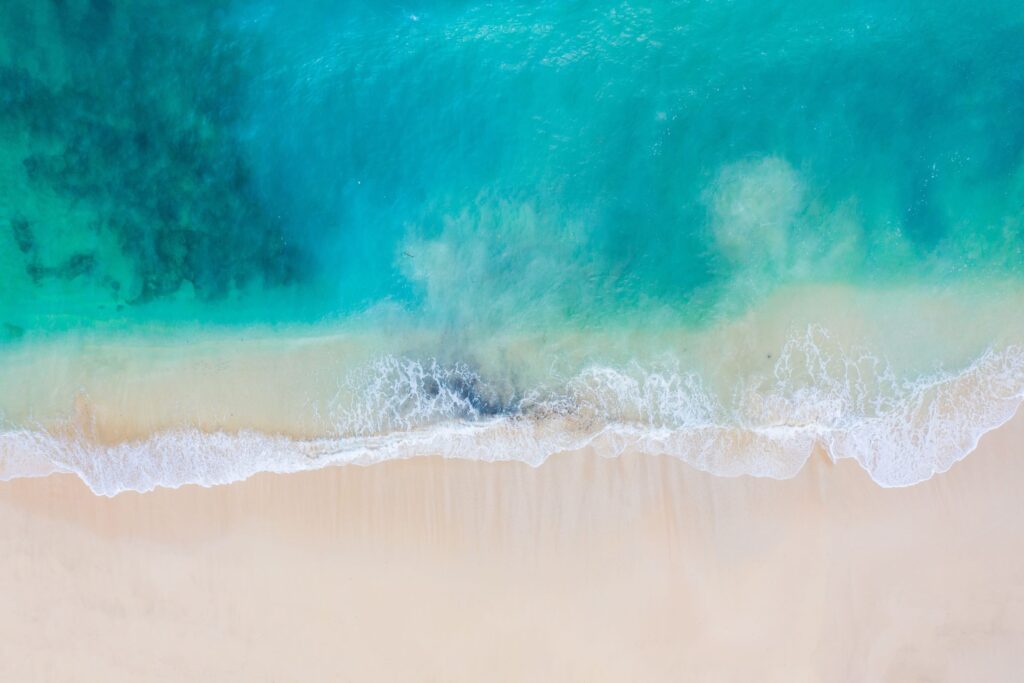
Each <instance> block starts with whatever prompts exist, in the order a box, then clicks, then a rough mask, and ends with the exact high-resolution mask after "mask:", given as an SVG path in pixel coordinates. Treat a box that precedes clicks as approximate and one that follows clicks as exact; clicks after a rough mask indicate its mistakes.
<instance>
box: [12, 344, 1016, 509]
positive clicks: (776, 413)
mask: <svg viewBox="0 0 1024 683" xmlns="http://www.w3.org/2000/svg"><path fill="white" fill-rule="evenodd" d="M1022 400H1024V348H1022V347H1019V346H1006V347H1004V348H999V349H996V348H991V349H989V350H987V351H985V352H984V353H983V354H981V355H980V357H978V358H976V359H975V360H974V361H973V362H971V363H969V364H967V365H966V366H965V367H961V368H959V369H957V370H955V371H948V370H939V371H935V372H932V373H929V374H925V375H919V376H916V377H913V378H910V379H906V378H900V377H899V376H898V375H897V373H896V372H894V371H893V369H892V368H891V367H890V365H889V364H888V363H886V362H885V361H884V360H882V359H880V358H878V357H876V356H874V355H872V354H870V353H866V352H857V353H851V352H849V351H847V350H844V349H842V348H841V347H839V345H837V344H835V343H834V342H833V341H832V340H831V339H830V338H829V335H828V334H827V332H826V331H824V330H823V329H821V328H817V327H811V328H809V329H808V330H806V332H804V333H802V334H800V335H797V336H795V337H793V338H791V339H790V341H789V342H788V343H787V344H786V346H785V348H784V349H783V353H782V354H781V355H780V357H779V359H778V360H777V361H776V362H775V363H774V366H773V368H772V370H771V372H769V373H765V374H764V375H762V376H751V377H742V378H739V379H737V380H736V382H734V383H732V384H731V388H730V390H729V391H728V392H727V393H726V395H722V393H721V392H716V391H715V390H713V389H712V388H710V387H709V386H708V384H707V383H706V382H705V381H704V380H703V379H702V377H701V376H700V375H699V374H697V373H695V372H689V371H685V370H683V369H680V367H679V366H678V364H677V363H663V364H662V365H660V366H653V367H652V366H646V367H645V366H643V365H641V364H639V363H634V364H631V365H628V366H627V367H612V366H609V365H591V366H588V367H585V368H584V369H582V370H581V371H579V372H577V373H575V374H573V375H571V376H567V377H559V376H556V375H552V376H551V377H549V378H548V379H547V380H545V381H544V382H542V383H540V384H538V385H536V386H532V387H530V388H528V389H525V390H517V389H516V388H515V387H514V386H511V385H509V384H508V383H502V382H489V381H488V380H487V378H485V377H483V376H482V375H481V374H480V373H479V372H478V371H476V370H474V369H473V368H471V367H470V366H468V365H464V364H459V363H455V364H443V363H440V362H438V361H436V360H426V361H424V360H419V359H413V358H403V357H395V356H387V357H383V358H380V359H379V360H377V361H376V362H374V363H372V364H371V365H369V366H367V367H365V368H363V369H362V370H361V371H359V372H356V373H354V374H352V375H350V376H348V377H346V378H345V380H344V381H343V382H342V385H341V388H340V389H339V391H338V394H337V396H336V397H335V400H334V401H332V402H331V405H330V406H328V408H327V410H325V411H324V413H325V414H324V415H322V416H321V418H320V419H321V422H322V424H323V427H324V434H325V436H323V437H321V438H315V439H307V440H296V439H292V438H288V437H284V436H275V435H268V434H263V433H259V432H256V431H240V432H235V433H224V432H216V433H210V432H202V431H199V430H196V429H180V430H174V431H167V432H161V433H157V434H154V435H152V436H150V437H149V438H146V439H144V440H141V441H134V442H128V443H122V444H117V445H101V444H97V443H95V442H94V441H92V440H90V439H89V438H87V437H85V436H80V437H68V436H58V435H54V434H52V433H50V432H47V431H44V430H41V429H29V428H19V429H8V430H6V431H3V432H0V478H2V479H13V478H17V477H31V476H45V475H47V474H51V473H56V472H70V473H74V474H76V475H78V476H79V477H80V478H81V479H82V480H83V481H84V482H85V483H86V484H87V485H88V486H89V487H90V488H91V489H92V490H93V491H94V492H95V493H97V494H102V495H114V494H116V493H119V492H121V491H126V490H135V491H148V490H151V489H153V488H156V487H178V486H182V485H185V484H199V485H203V486H213V485H217V484H225V483H229V482H233V481H238V480H241V479H245V478H247V477H250V476H252V475H254V474H256V473H259V472H297V471H302V470H310V469H317V468H321V467H326V466H330V465H338V464H363V465H365V464H371V463H376V462H381V461H385V460H391V459H401V458H410V457H415V456H423V455H434V456H442V457H446V458H462V459H471V460H481V461H521V462H524V463H526V464H529V465H533V466H537V465H540V464H541V463H543V462H544V461H545V460H546V459H547V458H548V457H550V456H552V455H554V454H557V453H561V452H568V451H574V450H579V449H582V448H589V449H591V450H592V451H593V452H594V453H596V454H597V455H600V456H605V457H614V456H617V455H619V454H621V453H623V452H624V451H627V450H629V451H633V452H641V453H649V454H661V455H668V456H672V457H676V458H679V459H681V460H684V461H685V462H687V463H689V464H690V465H692V466H694V467H696V468H699V469H701V470H705V471H707V472H710V473H713V474H717V475H722V476H737V475H753V476H760V477H773V478H788V477H792V476H794V475H795V474H796V473H797V472H798V471H799V470H800V468H801V467H802V466H803V465H804V463H805V462H806V461H807V459H808V458H809V457H810V456H811V454H812V453H813V452H814V449H815V448H816V447H821V448H822V449H823V450H824V451H825V452H826V453H827V454H828V455H829V456H830V457H831V458H832V459H833V460H838V459H842V458H852V459H854V460H856V461H857V462H858V463H859V464H860V465H861V467H863V468H864V469H865V470H866V471H867V472H868V473H869V475H870V476H871V477H872V479H873V480H874V481H875V482H877V483H878V484H879V485H881V486H885V487H896V486H908V485H912V484H915V483H918V482H920V481H923V480H925V479H928V478H929V477H931V476H932V475H933V474H935V473H938V472H943V471H945V470H947V469H949V467H951V466H952V465H953V464H954V463H956V462H957V461H959V460H960V459H962V458H963V457H964V456H965V455H967V454H968V453H969V452H970V451H971V450H973V449H974V448H975V446H976V445H977V442H978V439H979V438H980V437H981V436H982V435H983V434H985V433H986V432H988V431H990V430H992V429H994V428H996V427H998V426H1000V425H1001V424H1003V423H1004V422H1006V421H1007V420H1009V419H1010V418H1011V417H1012V416H1013V414H1014V413H1015V412H1016V410H1017V408H1018V406H1019V405H1020V403H1021V402H1022Z"/></svg>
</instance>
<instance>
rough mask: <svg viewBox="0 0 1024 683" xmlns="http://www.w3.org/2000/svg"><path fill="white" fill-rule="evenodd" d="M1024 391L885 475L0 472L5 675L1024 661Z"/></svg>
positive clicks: (788, 673)
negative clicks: (952, 459)
mask: <svg viewBox="0 0 1024 683" xmlns="http://www.w3.org/2000/svg"><path fill="white" fill-rule="evenodd" d="M1022 456H1024V419H1022V416H1020V415H1018V417H1017V418H1015V419H1014V420H1013V421H1011V422H1010V423H1008V424H1007V425H1004V426H1003V427H1002V428H1000V429H999V430H996V431H995V432H992V433H990V434H988V435H986V436H985V437H984V438H983V440H982V442H981V445H980V447H979V448H978V449H977V451H976V452H974V453H973V454H971V455H970V456H968V457H967V459H966V460H965V461H963V462H961V463H959V464H957V465H956V466H954V467H953V469H952V470H950V471H949V472H946V473H944V474H941V475H938V476H936V477H934V478H933V479H931V480H929V481H927V482H925V483H922V484H919V485H917V486H913V487H909V488H902V489H883V488H880V487H879V486H877V485H876V484H875V483H873V482H872V481H871V480H870V479H869V478H868V476H867V475H866V474H865V473H864V472H863V471H862V470H860V469H859V468H858V466H857V465H856V464H855V463H853V462H852V461H842V462H840V463H838V464H833V463H831V462H829V461H828V460H827V458H825V457H824V456H823V455H820V456H819V457H816V458H814V459H813V460H812V462H811V463H809V464H808V466H807V467H806V468H805V469H804V470H803V471H802V472H801V473H800V475H799V476H798V477H796V478H794V479H791V480H786V481H776V480H769V479H754V478H749V477H742V478H732V479H730V478H721V477H715V476H712V475H709V474H705V473H702V472H699V471H696V470H694V469H692V468H691V467H689V466H687V465H685V464H683V463H680V462H678V461H675V460H672V459H668V458H661V457H653V456H646V455H644V456H640V455H637V456H624V457H621V458H619V459H601V458H597V457H595V456H593V455H592V454H588V453H586V452H581V453H573V454H566V455H563V456H557V457H554V458H552V459H551V460H550V461H549V462H548V463H546V464H545V465H543V466H542V467H539V468H536V469H534V468H530V467H527V466H525V465H522V464H520V463H475V462H465V461H447V460H441V459H437V458H422V459H414V460H408V461H400V462H388V463H384V464H379V465H374V466H371V467H358V466H349V467H338V468H329V469H324V470H319V471H313V472H306V473H300V474H293V475H259V476H256V477H254V478H252V479H250V480H248V481H244V482H240V483H235V484H231V485H226V486H220V487H214V488H209V489H204V488H199V487H195V486H188V487H184V488H181V489H178V490H167V489H162V490H157V491H155V492H152V493H147V494H136V493H124V494H121V495H118V496H116V497H114V498H103V497H98V496H95V495H93V494H92V493H91V492H90V491H89V490H88V489H87V488H86V487H85V486H84V485H83V484H82V483H81V482H80V481H79V480H78V479H76V478H74V477H72V476H70V475H58V476H51V477H46V478H41V479H21V480H16V481H10V482H3V483H0V580H2V581H3V582H4V584H5V585H6V586H8V590H7V591H5V596H6V597H5V598H4V607H3V609H2V610H0V642H3V643H4V651H5V656H4V657H3V658H2V659H0V677H2V678H3V679H4V680H26V681H27V680H50V681H71V680H76V681H81V680H104V681H137V680H196V681H200V680H202V681H206V680H218V681H227V680H245V681H305V680H352V681H367V680H382V681H393V680H428V681H480V680H510V681H512V680H517V681H521V680H553V681H597V680H609V681H613V680H615V681H624V680H644V681H680V680H696V681H749V680H761V681H822V680H829V681H865V680H871V681H908V680H935V681H947V680H992V681H996V680H1012V679H1013V678H1014V677H1015V676H1016V675H1017V674H1018V673H1019V671H1020V669H1021V666H1024V649H1022V648H1021V647H1020V644H1021V643H1022V642H1024V535H1022V534H1021V533H1020V531H1019V529H1018V528H1017V527H1018V524H1017V521H1018V518H1019V515H1020V511H1021V505H1020V491H1022V490H1024V460H1022V459H1021V457H1022Z"/></svg>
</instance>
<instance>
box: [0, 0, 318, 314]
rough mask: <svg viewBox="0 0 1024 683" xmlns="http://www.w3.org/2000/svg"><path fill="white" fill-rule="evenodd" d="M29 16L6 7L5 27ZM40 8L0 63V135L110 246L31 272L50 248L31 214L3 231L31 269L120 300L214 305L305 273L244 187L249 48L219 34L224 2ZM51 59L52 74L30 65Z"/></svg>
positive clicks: (272, 217)
mask: <svg viewBox="0 0 1024 683" xmlns="http://www.w3.org/2000/svg"><path fill="white" fill-rule="evenodd" d="M27 7H29V5H28V4H26V2H18V1H14V2H12V3H11V4H10V5H7V6H6V7H5V8H4V9H0V18H5V17H3V15H4V14H8V15H11V14H14V13H16V12H18V11H21V12H23V13H24V12H28V11H29V10H28V9H26V8H27ZM48 12H49V21H48V22H46V23H45V24H44V25H45V26H46V28H45V29H39V31H38V32H37V35H35V40H33V41H30V42H29V43H27V44H29V45H30V46H31V47H29V48H27V49H26V50H25V51H23V52H22V53H21V54H20V55H19V56H18V57H17V58H16V59H15V60H14V63H7V64H0V126H2V127H4V128H7V129H8V130H13V131H16V132H17V133H18V134H20V136H22V137H23V138H24V137H26V136H27V138H28V141H29V150H30V152H29V153H28V154H27V155H26V156H25V157H24V159H23V161H22V164H23V168H24V171H25V174H26V176H27V177H28V180H29V182H30V183H31V185H32V186H33V187H35V188H37V189H38V191H39V192H40V193H41V194H42V195H43V196H55V197H57V198H58V200H59V201H63V202H65V203H66V204H67V206H69V207H74V208H75V209H76V210H77V211H79V212H80V211H81V210H82V209H83V208H84V209H86V210H87V211H89V212H90V213H91V214H92V219H91V220H89V221H87V225H88V226H89V228H88V229H89V230H91V231H93V232H94V233H95V237H94V238H93V240H92V242H93V243H100V244H105V245H110V246H108V247H107V248H106V249H98V250H94V251H90V252H89V253H84V252H76V253H73V254H71V255H70V256H69V255H67V254H64V255H61V256H57V257H51V259H56V260H51V261H50V262H47V263H41V262H40V260H39V256H38V254H37V251H38V250H37V249H36V246H37V244H38V243H39V242H41V241H44V240H56V239H58V237H57V236H56V235H55V234H48V233H47V232H46V230H45V229H44V226H39V225H33V224H32V222H31V221H30V220H29V219H27V218H25V217H23V216H22V213H24V214H25V215H28V216H30V215H31V213H30V212H29V211H28V210H25V211H22V212H20V213H17V214H15V217H14V218H12V219H11V220H10V228H11V230H12V232H13V234H14V241H15V243H16V244H17V246H18V249H19V250H20V252H21V253H22V254H23V255H24V256H25V268H26V271H27V272H29V274H30V275H31V276H32V277H33V278H34V279H37V280H38V279H40V278H47V277H49V278H60V279H62V280H68V281H70V280H74V279H76V278H81V277H92V278H95V280H96V282H97V283H100V284H101V286H104V287H106V288H107V289H108V291H109V292H110V296H111V297H112V298H114V299H115V300H117V301H123V302H124V303H129V304H137V303H144V302H147V301H151V300H154V299H159V298H160V297H164V296H168V295H171V294H174V293H175V292H177V291H178V290H179V289H181V288H182V286H184V285H185V284H186V283H188V284H190V285H191V287H192V288H193V290H194V292H195V296H196V297H197V298H199V299H202V300H215V299H219V298H222V297H225V296H227V295H228V294H230V293H231V292H232V291H236V290H241V289H244V288H247V287H253V286H264V287H277V286H287V285H290V284H292V283H294V282H296V281H297V280H298V279H299V278H300V277H301V276H302V274H303V273H305V272H307V271H308V268H309V263H308V261H309V259H308V257H307V255H306V254H304V253H303V251H302V250H301V249H300V248H298V247H297V246H295V242H296V240H293V239H290V237H289V235H288V233H287V230H286V228H285V226H284V224H283V222H282V221H281V220H280V218H279V217H278V216H277V215H276V212H274V211H272V210H270V209H268V208H267V207H266V206H265V203H264V200H263V199H262V198H261V197H260V196H259V194H258V193H257V191H256V189H255V187H254V182H253V178H252V173H251V171H250V169H249V167H248V165H247V161H246V159H245V154H244V151H243V149H242V146H241V143H240V140H239V130H240V128H241V127H242V126H243V125H244V121H243V119H242V117H243V111H244V107H243V105H242V103H241V100H242V99H243V93H242V84H243V83H244V81H245V79H246V78H247V76H248V74H246V73H245V72H244V71H243V67H242V66H241V64H242V63H243V62H245V61H247V60H248V61H249V62H250V63H251V62H252V60H251V51H252V50H253V49H254V47H253V46H252V45H249V44H243V43H240V42H239V41H238V39H237V38H236V37H235V36H234V35H233V34H232V33H231V32H230V31H229V30H227V29H225V28H222V27H221V25H220V24H219V23H218V16H219V15H218V3H201V4H199V5H196V6H194V7H191V8H188V7H184V6H179V5H178V4H176V3H172V4H171V5H167V6H164V5H157V4H154V3H146V2H143V3H129V2H114V1H113V0H90V1H88V2H71V1H55V2H53V3H52V4H51V5H50V6H49V10H48ZM45 13H46V12H44V14H45ZM6 18H8V19H9V18H10V17H9V16H8V17H6ZM58 61H61V62H62V63H64V64H65V65H66V67H65V68H66V73H64V74H61V75H62V76H63V77H60V78H58V77H57V76H55V75H54V74H51V73H47V72H46V71H45V69H40V68H39V67H38V65H39V64H46V63H51V62H58ZM14 201H15V202H17V201H18V199H17V198H14ZM15 209H16V210H18V209H19V207H18V206H17V204H16V205H15ZM124 262H126V263H127V264H128V265H129V268H128V269H125V268H124V267H123V263H124Z"/></svg>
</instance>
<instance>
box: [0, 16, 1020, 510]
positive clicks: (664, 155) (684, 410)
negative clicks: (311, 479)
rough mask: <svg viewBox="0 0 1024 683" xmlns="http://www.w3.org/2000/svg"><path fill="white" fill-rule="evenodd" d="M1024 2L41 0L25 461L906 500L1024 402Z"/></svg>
mask: <svg viewBox="0 0 1024 683" xmlns="http://www.w3.org/2000/svg"><path fill="white" fill-rule="evenodd" d="M1022 285H1024V5H1022V4H1021V3H1019V2H986V3H933V2H916V1H915V2H908V3H902V4H901V5H899V6H898V7H897V6H893V5H892V3H882V2H855V3H828V2H826V3H822V2H802V1H796V0H793V1H789V2H774V1H768V2H764V1H761V2H746V1H734V2H726V1H716V0H712V1H702V2H689V1H687V2H682V1H680V2H668V1H661V2H646V3H628V2H627V3H615V2H613V3H593V2H589V3H583V2H566V1H556V2H549V3H512V2H496V3H484V4H481V3H473V2H428V3H425V4H419V5H417V4H392V3H377V2H327V1H325V0H294V1H293V2H287V3H285V2H269V1H256V0H254V1H250V2H235V1H231V0H223V1H207V2H197V3H186V4H182V3H171V2H164V1H156V0H146V1H141V2H128V1H127V0H60V1H57V0H53V1H52V2H40V1H38V0H7V2H5V3H4V4H3V6H2V7H0V478H7V479H9V478H15V477H21V476H39V475H44V474H48V473H51V472H74V473H76V474H78V475H79V476H80V477H82V479H83V480H84V481H85V482H86V483H87V484H88V485H89V486H90V487H91V488H92V489H93V490H94V491H95V492H97V493H101V494H105V495H112V494H115V493H117V492H120V491H123V490H149V489H151V488H154V487H156V486H172V487H174V486H180V485H183V484H189V483H195V484H203V485H213V484H219V483H227V482H230V481H235V480H238V479H243V478H246V477H248V476H251V475H252V474H255V473H257V472H262V471H272V472H289V471H297V470H303V469H313V468H318V467H324V466H328V465H335V464H343V463H361V464H366V463H371V462H378V461H381V460H386V459H391V458H406V457H415V456H420V455H444V456H446V457H457V458H475V459H484V460H521V461H523V462H525V463H529V464H532V465H540V464H541V463H543V462H544V461H545V460H546V459H547V458H549V457H552V456H556V455H557V454H559V453H564V452H568V451H573V450H579V449H581V448H584V447H587V448H593V449H595V450H596V451H597V452H598V453H600V454H602V455H607V456H615V455H617V454H620V453H623V452H626V451H641V452H644V453H651V454H667V455H671V456H674V457H678V458H681V459H683V460H685V461H687V462H689V463H691V464H692V465H694V466H696V467H698V468H700V469H704V470H707V471H710V472H713V473H716V474H721V475H725V476H737V475H756V476H768V477H778V478H782V477H791V476H793V475H794V474H795V473H796V472H797V471H799V469H800V468H801V467H802V466H803V465H804V463H806V461H807V460H808V458H810V457H811V456H812V455H813V453H815V452H816V451H818V450H821V451H824V452H825V453H827V454H828V455H829V456H830V457H832V458H853V459H855V460H856V461H857V462H858V463H860V465H861V466H862V467H863V468H864V469H865V470H866V471H867V472H868V473H869V474H870V475H871V477H872V478H873V479H874V480H875V481H876V482H878V483H879V484H881V485H883V486H906V485H910V484H914V483H917V482H920V481H923V480H925V479H928V478H929V477H931V476H932V475H933V474H935V473H937V472H942V471H945V470H946V469H948V468H949V467H950V466H952V464H954V463H955V462H957V461H958V460H960V459H961V458H963V457H964V456H966V455H967V454H968V453H969V452H970V451H971V450H972V449H973V448H974V446H975V445H976V443H977V440H978V438H979V437H980V436H981V435H982V434H984V433H985V432H987V431H989V430H991V429H993V428H995V427H997V426H999V425H1000V424H1002V423H1003V422H1005V421H1006V420H1008V419H1009V418H1010V417H1011V416H1012V415H1013V414H1014V412H1015V411H1016V410H1017V407H1018V406H1019V404H1020V402H1021V400H1022V399H1024V315H1022V314H1021V311H1022V310H1024V308H1022V305H1024V286H1022Z"/></svg>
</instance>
